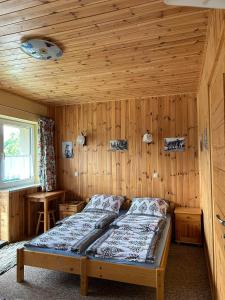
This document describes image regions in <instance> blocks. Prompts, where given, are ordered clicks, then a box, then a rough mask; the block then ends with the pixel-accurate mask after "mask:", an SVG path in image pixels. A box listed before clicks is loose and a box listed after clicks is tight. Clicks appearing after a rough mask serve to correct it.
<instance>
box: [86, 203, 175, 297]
mask: <svg viewBox="0 0 225 300" xmlns="http://www.w3.org/2000/svg"><path fill="white" fill-rule="evenodd" d="M173 210H174V205H173V203H169V214H167V218H166V224H165V226H164V228H163V230H162V232H161V237H160V239H159V241H158V243H157V246H156V253H157V255H156V257H155V260H154V263H141V262H140V263H139V262H128V261H125V260H123V259H116V260H115V259H110V258H101V257H98V258H96V257H94V256H92V255H89V253H88V251H87V256H88V259H87V260H86V266H85V271H84V274H83V282H85V287H86V288H87V287H88V278H89V277H94V278H102V279H108V280H114V281H120V282H126V283H130V284H137V285H142V286H146V287H153V288H156V298H157V300H162V299H164V275H165V269H166V265H167V257H168V252H169V246H170V242H171V237H172V215H173ZM100 239H101V238H100ZM86 292H87V291H86Z"/></svg>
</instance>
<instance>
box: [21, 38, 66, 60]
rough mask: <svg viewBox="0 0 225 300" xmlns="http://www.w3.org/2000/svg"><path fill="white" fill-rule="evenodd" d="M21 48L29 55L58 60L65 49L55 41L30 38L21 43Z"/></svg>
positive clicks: (41, 58)
mask: <svg viewBox="0 0 225 300" xmlns="http://www.w3.org/2000/svg"><path fill="white" fill-rule="evenodd" d="M20 48H21V50H22V51H23V52H24V53H26V54H27V55H29V56H32V57H33V58H36V59H40V60H57V59H59V58H60V57H61V56H62V55H63V51H62V50H61V49H60V48H59V47H58V46H57V45H56V44H54V43H52V42H50V41H47V40H42V39H29V40H26V41H24V42H22V43H21V45H20Z"/></svg>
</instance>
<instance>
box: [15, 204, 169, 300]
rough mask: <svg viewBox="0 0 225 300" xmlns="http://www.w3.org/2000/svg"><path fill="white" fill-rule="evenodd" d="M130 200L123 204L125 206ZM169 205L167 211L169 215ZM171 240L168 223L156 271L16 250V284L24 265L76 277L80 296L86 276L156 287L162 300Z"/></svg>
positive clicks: (84, 289)
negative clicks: (78, 282)
mask: <svg viewBox="0 0 225 300" xmlns="http://www.w3.org/2000/svg"><path fill="white" fill-rule="evenodd" d="M129 204H130V201H129V202H128V201H127V204H126V206H127V207H128V206H129ZM173 208H174V206H173V204H171V203H170V211H171V213H172V212H173ZM171 237H172V222H171V223H170V228H169V231H168V235H167V239H166V243H165V247H164V250H163V255H162V259H161V262H160V266H159V267H158V268H156V269H150V268H145V267H142V266H137V265H126V264H115V263H111V262H106V261H103V260H91V259H88V258H87V257H85V256H80V257H74V256H65V255H60V254H52V253H47V252H38V251H32V250H28V249H24V248H22V249H18V250H17V282H19V283H21V282H23V281H24V266H31V267H38V268H44V269H49V270H55V271H61V272H66V273H71V274H76V275H80V293H81V295H83V296H86V295H87V293H88V277H95V278H102V279H108V280H115V281H120V282H126V283H131V284H137V285H143V286H147V287H153V288H156V295H157V300H163V299H164V275H165V269H166V265H167V258H168V253H169V247H170V242H171Z"/></svg>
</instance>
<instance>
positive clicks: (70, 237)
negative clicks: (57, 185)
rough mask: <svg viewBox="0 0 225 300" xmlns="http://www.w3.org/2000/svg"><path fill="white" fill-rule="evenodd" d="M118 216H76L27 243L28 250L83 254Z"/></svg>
mask: <svg viewBox="0 0 225 300" xmlns="http://www.w3.org/2000/svg"><path fill="white" fill-rule="evenodd" d="M116 216H117V215H115V214H111V213H105V212H102V213H99V212H91V213H90V212H84V213H78V214H75V215H73V216H71V217H69V218H67V219H64V220H62V221H60V222H59V223H58V225H57V226H55V227H53V228H52V229H50V230H48V231H47V232H45V233H43V234H42V235H40V236H37V237H35V238H34V239H32V240H31V241H29V242H27V243H26V244H25V246H26V247H27V248H31V247H32V248H36V247H37V248H38V249H40V248H46V249H55V250H63V251H70V250H71V251H73V252H77V253H82V252H83V251H84V250H85V249H86V248H87V247H88V246H89V245H90V244H91V243H93V242H94V241H95V240H96V239H97V238H99V237H100V236H101V235H102V233H103V232H104V230H105V229H106V228H107V227H108V225H109V224H110V223H111V222H112V221H113V220H114V219H115V218H116Z"/></svg>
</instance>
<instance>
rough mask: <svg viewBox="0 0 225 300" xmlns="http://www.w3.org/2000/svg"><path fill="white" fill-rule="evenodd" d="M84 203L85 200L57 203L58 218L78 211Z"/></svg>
mask: <svg viewBox="0 0 225 300" xmlns="http://www.w3.org/2000/svg"><path fill="white" fill-rule="evenodd" d="M84 205H85V202H83V201H82V202H78V201H74V202H68V203H63V204H59V218H60V219H63V218H65V217H68V216H71V215H73V214H75V213H78V212H80V211H81V210H82V209H83V207H84Z"/></svg>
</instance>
